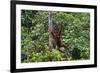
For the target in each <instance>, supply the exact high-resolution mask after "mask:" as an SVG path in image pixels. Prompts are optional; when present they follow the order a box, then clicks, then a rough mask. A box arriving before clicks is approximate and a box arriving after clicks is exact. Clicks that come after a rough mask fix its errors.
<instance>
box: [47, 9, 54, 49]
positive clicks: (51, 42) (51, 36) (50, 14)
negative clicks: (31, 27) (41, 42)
mask: <svg viewBox="0 0 100 73" xmlns="http://www.w3.org/2000/svg"><path fill="white" fill-rule="evenodd" d="M48 31H49V48H50V49H53V48H56V42H55V39H54V37H53V34H52V32H53V21H52V12H51V11H49V12H48Z"/></svg>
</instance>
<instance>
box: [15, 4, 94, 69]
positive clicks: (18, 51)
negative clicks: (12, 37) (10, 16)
mask: <svg viewBox="0 0 100 73" xmlns="http://www.w3.org/2000/svg"><path fill="white" fill-rule="evenodd" d="M21 9H26V10H43V11H65V12H84V13H86V12H88V13H90V60H77V61H57V62H39V63H21ZM86 64H94V10H93V9H84V8H70V7H51V6H35V5H16V69H23V68H39V67H54V66H72V65H86Z"/></svg>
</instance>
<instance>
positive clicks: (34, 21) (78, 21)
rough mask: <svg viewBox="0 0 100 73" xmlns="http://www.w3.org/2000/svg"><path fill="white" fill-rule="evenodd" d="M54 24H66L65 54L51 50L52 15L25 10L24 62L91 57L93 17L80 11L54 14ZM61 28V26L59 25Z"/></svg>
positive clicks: (45, 12) (63, 37)
mask: <svg viewBox="0 0 100 73" xmlns="http://www.w3.org/2000/svg"><path fill="white" fill-rule="evenodd" d="M52 19H53V24H54V25H55V24H57V23H59V22H61V21H63V24H64V30H63V31H62V35H61V40H62V43H64V44H66V45H69V46H70V47H69V48H64V47H62V49H63V48H64V49H65V50H64V52H61V51H59V50H58V49H52V50H50V49H49V47H48V41H49V40H48V38H49V37H48V36H49V34H48V12H47V11H32V10H22V11H21V62H22V63H23V62H26V63H27V62H46V61H68V60H85V59H89V58H90V45H89V44H90V15H89V13H79V12H76V13H75V12H53V17H52ZM57 26H59V25H57Z"/></svg>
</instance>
